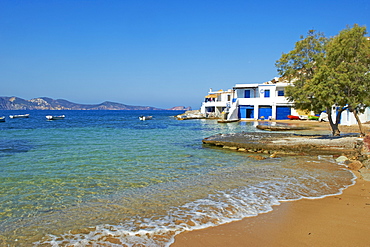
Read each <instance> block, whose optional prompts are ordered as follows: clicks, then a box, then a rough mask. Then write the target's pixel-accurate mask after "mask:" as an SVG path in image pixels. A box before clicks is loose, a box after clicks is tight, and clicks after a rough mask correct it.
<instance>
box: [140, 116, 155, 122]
mask: <svg viewBox="0 0 370 247" xmlns="http://www.w3.org/2000/svg"><path fill="white" fill-rule="evenodd" d="M152 118H153V116H140V117H139V119H140V120H143V121H144V120H150V119H152Z"/></svg>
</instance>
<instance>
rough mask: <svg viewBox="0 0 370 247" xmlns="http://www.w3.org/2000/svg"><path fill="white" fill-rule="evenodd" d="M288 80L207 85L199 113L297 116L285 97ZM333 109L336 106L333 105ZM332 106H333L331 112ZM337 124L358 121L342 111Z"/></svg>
mask: <svg viewBox="0 0 370 247" xmlns="http://www.w3.org/2000/svg"><path fill="white" fill-rule="evenodd" d="M288 85H289V83H288V82H287V81H282V80H281V78H277V77H276V78H274V79H272V80H271V81H268V82H265V83H255V84H236V85H235V86H234V87H233V89H232V90H231V89H229V90H227V91H223V90H219V91H213V90H212V89H210V91H209V92H208V95H207V96H205V100H204V102H203V103H202V106H201V113H202V114H203V115H206V116H214V117H221V115H222V113H226V114H227V120H253V119H254V120H258V119H271V120H283V119H288V115H295V116H299V115H301V114H299V113H298V111H297V110H296V109H294V108H293V103H292V102H288V100H287V98H286V97H285V87H286V86H288ZM334 109H335V108H334ZM334 114H335V110H333V115H334ZM359 117H360V120H361V122H362V123H364V122H367V121H370V108H367V109H366V111H365V113H364V114H359ZM340 124H343V125H353V124H357V121H356V119H355V118H354V116H353V113H351V112H349V111H344V112H343V113H342V116H341V122H340Z"/></svg>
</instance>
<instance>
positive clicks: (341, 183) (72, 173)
mask: <svg viewBox="0 0 370 247" xmlns="http://www.w3.org/2000/svg"><path fill="white" fill-rule="evenodd" d="M22 113H30V114H31V117H30V118H29V119H9V118H8V119H7V121H6V122H5V123H0V131H1V135H0V195H1V198H0V200H1V203H0V243H1V244H4V245H5V244H9V245H10V246H17V245H18V246H19V245H21V246H34V245H35V246H58V245H59V246H66V245H68V244H75V245H76V246H85V245H96V246H102V245H103V246H124V245H127V246H138V245H139V244H142V245H144V246H168V245H169V244H170V243H171V242H172V241H173V237H174V235H175V234H177V233H179V232H182V231H185V230H192V229H200V228H205V227H209V226H213V225H218V224H222V223H226V222H230V221H233V220H238V219H241V218H243V217H248V216H252V215H257V214H259V213H261V212H266V211H269V210H271V206H272V205H277V204H279V201H283V200H295V199H300V198H302V197H322V196H325V195H329V194H336V193H339V192H340V191H341V189H343V188H344V187H345V186H348V185H350V184H352V179H353V176H352V174H351V173H349V172H348V171H344V170H341V168H340V166H338V165H337V164H335V163H334V162H333V160H332V158H331V157H285V158H279V159H266V160H262V161H256V160H254V159H252V158H250V157H249V154H246V153H238V152H232V151H228V150H222V149H214V148H209V147H203V146H202V143H201V140H202V139H203V138H205V137H208V136H210V135H214V134H217V133H230V132H241V131H257V130H256V128H255V127H254V126H253V123H229V124H218V123H217V122H216V121H213V120H184V121H178V120H175V119H174V118H172V116H173V115H176V114H178V113H181V112H173V111H153V112H139V111H54V112H52V111H28V112H21V111H18V112H17V111H0V116H2V115H5V116H8V115H12V114H22ZM48 114H52V115H61V114H65V115H66V119H64V120H58V121H47V120H46V118H45V115H48ZM142 114H144V115H153V116H154V119H153V120H149V121H139V119H138V116H140V115H142Z"/></svg>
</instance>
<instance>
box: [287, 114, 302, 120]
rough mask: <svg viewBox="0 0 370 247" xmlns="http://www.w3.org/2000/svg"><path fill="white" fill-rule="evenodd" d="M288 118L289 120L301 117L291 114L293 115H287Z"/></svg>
mask: <svg viewBox="0 0 370 247" xmlns="http://www.w3.org/2000/svg"><path fill="white" fill-rule="evenodd" d="M288 118H289V119H290V120H300V119H301V118H300V117H299V116H293V115H288Z"/></svg>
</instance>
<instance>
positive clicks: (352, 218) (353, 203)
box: [171, 172, 370, 247]
mask: <svg viewBox="0 0 370 247" xmlns="http://www.w3.org/2000/svg"><path fill="white" fill-rule="evenodd" d="M354 174H355V175H356V177H357V178H356V183H355V184H354V185H352V186H350V187H348V188H346V189H344V190H343V191H342V193H341V194H339V195H331V196H327V197H324V198H318V199H300V200H297V201H288V202H281V204H280V205H278V206H274V207H273V210H272V211H270V212H268V213H264V214H260V215H258V216H255V217H250V218H245V219H242V220H240V221H236V222H231V223H228V224H224V225H220V226H216V227H211V228H207V229H202V230H195V231H190V232H184V233H181V234H179V235H177V236H176V237H175V242H174V243H173V244H172V245H171V247H185V246H194V247H209V246H235V247H238V246H240V247H242V246H287V247H290V246H292V247H293V246H343V247H344V246H364V247H365V246H368V245H369V236H368V229H370V213H369V211H370V181H366V180H363V179H362V178H361V175H360V174H359V173H358V172H354Z"/></svg>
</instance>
